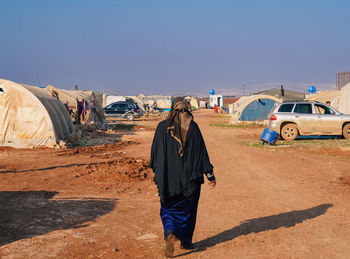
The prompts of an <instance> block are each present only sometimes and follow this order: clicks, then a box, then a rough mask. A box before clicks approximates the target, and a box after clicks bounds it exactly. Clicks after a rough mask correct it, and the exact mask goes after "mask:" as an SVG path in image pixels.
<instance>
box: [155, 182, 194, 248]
mask: <svg viewBox="0 0 350 259" xmlns="http://www.w3.org/2000/svg"><path fill="white" fill-rule="evenodd" d="M200 187H201V186H200V185H198V187H197V188H196V190H195V191H194V193H192V194H191V195H190V196H188V197H186V196H184V195H182V194H181V195H177V196H175V197H171V199H169V200H168V201H166V202H163V203H161V207H160V217H161V219H162V222H163V229H164V238H166V237H167V235H169V234H170V233H173V234H174V235H175V236H176V237H177V238H178V239H179V240H181V241H182V242H192V236H193V232H194V228H195V226H196V218H197V208H198V201H199V196H200V189H201V188H200Z"/></svg>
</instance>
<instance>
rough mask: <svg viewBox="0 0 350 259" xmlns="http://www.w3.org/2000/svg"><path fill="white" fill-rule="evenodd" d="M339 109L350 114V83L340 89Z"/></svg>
mask: <svg viewBox="0 0 350 259" xmlns="http://www.w3.org/2000/svg"><path fill="white" fill-rule="evenodd" d="M339 111H340V112H342V113H344V114H350V83H348V84H346V85H345V86H343V87H342V88H341V89H340V102H339Z"/></svg>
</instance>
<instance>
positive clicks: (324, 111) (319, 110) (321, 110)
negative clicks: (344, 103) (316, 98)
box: [315, 104, 333, 114]
mask: <svg viewBox="0 0 350 259" xmlns="http://www.w3.org/2000/svg"><path fill="white" fill-rule="evenodd" d="M315 111H316V113H317V114H333V113H332V111H331V109H330V108H329V107H327V106H325V105H321V104H315Z"/></svg>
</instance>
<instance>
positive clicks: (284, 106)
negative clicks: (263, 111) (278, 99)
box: [278, 103, 294, 112]
mask: <svg viewBox="0 0 350 259" xmlns="http://www.w3.org/2000/svg"><path fill="white" fill-rule="evenodd" d="M293 107H294V104H293V103H288V104H282V105H281V106H280V108H279V109H278V112H292V110H293Z"/></svg>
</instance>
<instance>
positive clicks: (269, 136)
mask: <svg viewBox="0 0 350 259" xmlns="http://www.w3.org/2000/svg"><path fill="white" fill-rule="evenodd" d="M278 135H279V134H278V133H277V132H276V131H274V130H270V129H269V128H266V129H264V132H263V134H262V135H261V137H260V140H261V141H263V142H266V143H269V144H270V145H274V144H275V143H276V140H277V139H278Z"/></svg>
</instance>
